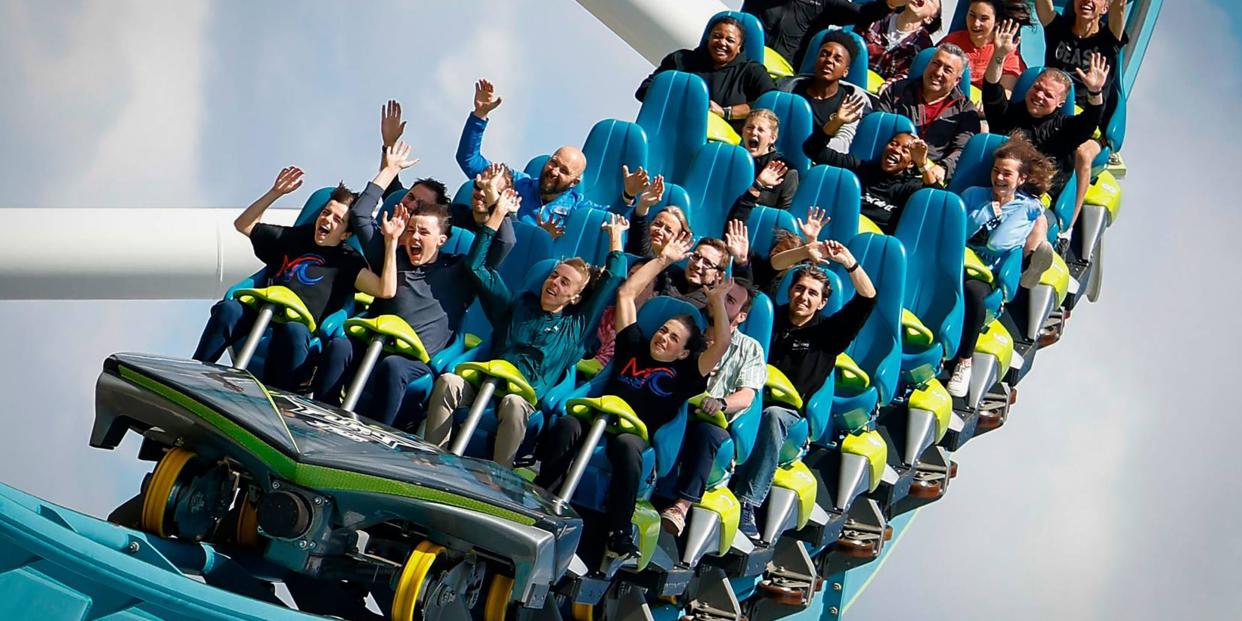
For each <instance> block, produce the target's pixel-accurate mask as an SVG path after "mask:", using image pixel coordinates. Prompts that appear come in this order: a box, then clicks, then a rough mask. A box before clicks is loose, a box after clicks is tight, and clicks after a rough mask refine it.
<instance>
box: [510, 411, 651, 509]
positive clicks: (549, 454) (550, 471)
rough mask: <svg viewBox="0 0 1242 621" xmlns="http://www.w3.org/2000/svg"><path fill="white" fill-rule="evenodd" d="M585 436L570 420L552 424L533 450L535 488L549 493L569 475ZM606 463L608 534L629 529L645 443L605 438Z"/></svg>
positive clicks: (618, 436)
mask: <svg viewBox="0 0 1242 621" xmlns="http://www.w3.org/2000/svg"><path fill="white" fill-rule="evenodd" d="M584 435H586V425H584V424H583V422H582V420H581V419H579V418H577V417H574V416H562V417H560V418H558V419H557V420H556V423H554V424H553V425H552V428H551V429H549V430H548V434H547V435H546V436H545V437H544V438H543V441H542V442H540V443H539V446H538V448H536V449H535V456H536V457H538V458H539V461H540V462H541V463H540V465H539V476H537V477H535V485H538V486H540V487H543V488H544V489H548V490H551V489H552V486H553V485H556V484H557V483H558V482H560V480H561V477H563V476H564V475H565V474H566V473H568V472H569V467H570V466H572V465H573V463H574V457H577V455H578V444H579V443H580V442H581V441H582V438H583V436H584ZM604 441H605V443H606V448H605V449H604V450H605V451H606V452H607V454H608V461H609V462H610V463H612V480H611V482H610V483H609V484H608V500H607V502H606V503H605V504H606V505H607V508H608V511H607V517H606V518H605V526H606V527H607V528H608V532H609V533H613V532H616V531H619V530H624V529H627V528H629V526H630V520H631V519H633V516H634V505H635V504H637V501H638V483H639V481H640V480H641V478H642V474H643V473H642V468H643V450H645V449H646V448H647V443H646V442H643V440H642V438H639V437H638V436H636V435H634V434H632V433H619V434H616V435H605V436H604Z"/></svg>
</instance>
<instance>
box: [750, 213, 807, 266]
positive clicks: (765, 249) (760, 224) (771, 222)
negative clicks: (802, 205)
mask: <svg viewBox="0 0 1242 621" xmlns="http://www.w3.org/2000/svg"><path fill="white" fill-rule="evenodd" d="M778 228H779V229H785V230H786V231H789V232H790V233H793V234H795V235H796V234H797V233H798V225H797V223H796V222H794V217H793V215H792V214H790V213H789V212H788V211H785V210H784V209H776V208H774V207H764V206H762V205H760V206H758V207H755V208H754V209H752V210H751V211H750V217H749V218H747V220H746V229H747V232H748V233H749V234H750V250H751V252H754V253H755V254H757V255H759V256H760V257H768V255H770V254H771V252H772V244H773V243H774V242H775V240H776V230H777V229H778Z"/></svg>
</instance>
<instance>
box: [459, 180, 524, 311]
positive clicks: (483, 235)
mask: <svg viewBox="0 0 1242 621" xmlns="http://www.w3.org/2000/svg"><path fill="white" fill-rule="evenodd" d="M520 203H521V199H520V198H518V194H517V191H516V190H514V189H513V188H509V189H507V190H505V191H504V192H503V193H501V195H500V200H499V201H498V202H497V203H496V206H495V207H494V208H493V209H492V212H491V214H489V215H488V217H487V221H486V222H484V223H483V226H481V227H479V230H478V232H477V233H475V236H474V245H472V246H470V254H468V255H466V269H467V271H468V273H469V274H470V282H471V284H472V285H473V286H474V289H475V293H476V294H478V296H479V305H480V306H482V307H483V312H484V313H485V314H486V315H487V318H488V320H489V321H492V322H493V325H494V323H495V322H497V321H500V320H501V319H502V317H503V316H504V315H505V314H506V313H507V312H508V310H509V304H510V300H511V299H512V297H513V296H512V293H511V292H510V291H509V287H508V286H507V285H505V281H504V279H503V278H501V277H500V272H497V271H496V268H495V267H494V266H492V265H490V262H489V261H488V260H487V257H488V255H489V251H490V250H491V246H492V241H493V238H494V237H495V236H496V231H497V230H499V228H500V225H501V222H502V221H504V219H505V216H507V215H508V214H510V213H515V212H517V209H518V206H519V205H520Z"/></svg>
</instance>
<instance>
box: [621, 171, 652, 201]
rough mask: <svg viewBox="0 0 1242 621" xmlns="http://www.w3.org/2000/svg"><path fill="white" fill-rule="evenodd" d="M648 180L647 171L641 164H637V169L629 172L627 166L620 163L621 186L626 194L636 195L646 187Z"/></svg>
mask: <svg viewBox="0 0 1242 621" xmlns="http://www.w3.org/2000/svg"><path fill="white" fill-rule="evenodd" d="M648 182H649V178H648V176H647V171H646V170H645V169H643V167H642V166H639V167H638V170H636V171H634V172H630V167H629V166H626V165H625V164H622V165H621V187H622V189H623V190H624V191H625V195H626V196H638V195H639V194H641V193H642V191H643V190H645V189H647V183H648Z"/></svg>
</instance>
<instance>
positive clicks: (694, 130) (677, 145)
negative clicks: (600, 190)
mask: <svg viewBox="0 0 1242 621" xmlns="http://www.w3.org/2000/svg"><path fill="white" fill-rule="evenodd" d="M707 102H708V99H707V83H705V82H704V81H703V78H700V77H699V76H697V75H694V74H692V73H685V72H683V71H663V72H661V73H660V74H658V75H656V77H655V79H654V80H652V81H651V88H649V89H648V90H647V95H646V97H644V98H643V104H642V107H641V108H639V110H638V121H637V122H638V125H639V126H641V127H642V128H643V131H645V132H646V133H647V169H648V170H649V171H651V173H652V174H662V175H664V179H665V181H671V182H673V183H678V184H681V183H682V180H683V179H684V178H685V175H686V172H687V171H688V170H689V169H690V163H691V161H692V159H693V157H694V154H695V153H696V152H697V151H698V150H699V147H701V146H703V145H704V144H706V142H707V107H708V106H707ZM683 185H684V184H683Z"/></svg>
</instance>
